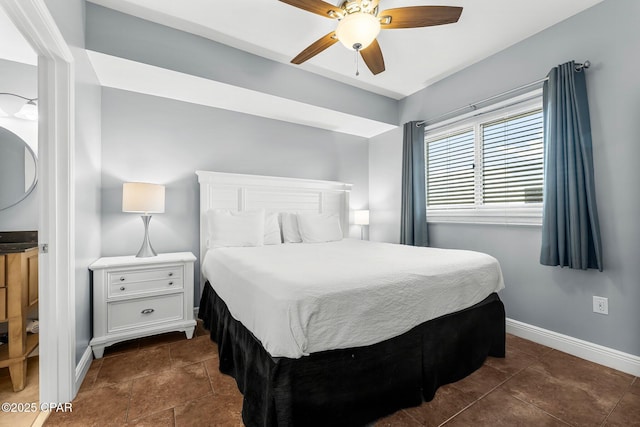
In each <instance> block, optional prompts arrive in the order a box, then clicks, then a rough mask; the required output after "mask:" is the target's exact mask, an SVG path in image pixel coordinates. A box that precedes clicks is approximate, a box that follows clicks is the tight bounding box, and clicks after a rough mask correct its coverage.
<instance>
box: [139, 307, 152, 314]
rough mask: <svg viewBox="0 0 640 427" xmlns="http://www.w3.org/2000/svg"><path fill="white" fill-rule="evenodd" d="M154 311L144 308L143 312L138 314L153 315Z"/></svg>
mask: <svg viewBox="0 0 640 427" xmlns="http://www.w3.org/2000/svg"><path fill="white" fill-rule="evenodd" d="M154 311H155V310H154V309H153V308H145V309H144V310H142V311H141V312H140V313H142V314H151V313H153V312H154Z"/></svg>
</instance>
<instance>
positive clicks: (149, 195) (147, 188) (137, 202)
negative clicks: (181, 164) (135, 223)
mask: <svg viewBox="0 0 640 427" xmlns="http://www.w3.org/2000/svg"><path fill="white" fill-rule="evenodd" d="M122 212H135V213H141V214H142V215H141V218H142V222H143V223H144V240H143V241H142V247H141V248H140V250H139V251H138V254H137V255H136V257H138V258H144V257H153V256H156V255H158V254H157V253H156V251H154V250H153V248H152V247H151V242H150V241H149V221H151V215H150V214H152V213H163V212H164V185H159V184H149V183H146V182H125V183H124V184H122Z"/></svg>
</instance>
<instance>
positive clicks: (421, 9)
mask: <svg viewBox="0 0 640 427" xmlns="http://www.w3.org/2000/svg"><path fill="white" fill-rule="evenodd" d="M280 1H281V2H283V3H287V4H289V5H291V6H295V7H297V8H299V9H303V10H306V11H308V12H311V13H315V14H318V15H321V16H324V17H326V18H330V19H337V20H338V21H339V22H338V26H337V27H336V30H335V31H332V32H330V33H329V34H327V35H325V36H324V37H321V38H320V39H318V40H317V41H315V42H314V43H311V45H310V46H309V47H307V48H306V49H305V50H303V51H302V52H300V53H299V54H298V56H296V57H295V58H293V59H292V60H291V62H292V63H293V64H302V63H303V62H305V61H307V60H309V59H311V58H313V57H314V56H316V55H317V54H319V53H320V52H322V51H323V50H325V49H327V48H328V47H330V46H333V44H334V43H336V42H338V41H340V42H341V43H342V44H343V45H344V46H345V47H346V48H347V49H351V50H355V51H356V55H357V54H358V53H360V55H362V59H363V60H364V62H365V64H367V67H368V68H369V70H371V72H372V73H373V74H374V75H376V74H379V73H381V72H383V71H384V69H385V68H384V58H383V56H382V50H380V45H379V44H378V41H377V40H376V37H377V36H378V33H379V32H380V30H391V29H398V28H417V27H430V26H434V25H443V24H451V23H454V22H457V21H458V19H459V18H460V14H461V13H462V8H461V7H451V6H410V7H400V8H396V9H387V10H383V11H382V12H380V11H379V10H378V6H379V3H380V0H345V1H344V2H343V3H342V4H341V5H340V6H334V5H332V4H330V3H327V2H325V1H322V0H280ZM356 75H358V73H357V72H356Z"/></svg>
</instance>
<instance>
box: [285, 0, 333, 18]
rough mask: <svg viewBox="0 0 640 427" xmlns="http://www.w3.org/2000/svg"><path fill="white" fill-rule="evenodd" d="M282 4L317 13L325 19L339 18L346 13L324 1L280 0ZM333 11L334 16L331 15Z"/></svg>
mask: <svg viewBox="0 0 640 427" xmlns="http://www.w3.org/2000/svg"><path fill="white" fill-rule="evenodd" d="M280 1H281V2H282V3H286V4H289V5H291V6H293V7H297V8H299V9H302V10H306V11H307V12H311V13H316V14H318V15H321V16H324V17H325V18H337V17H339V16H342V14H343V13H344V11H343V10H342V9H340V8H339V7H337V6H334V5H332V4H329V3H327V2H325V1H322V0H280ZM331 11H333V12H334V14H333V16H332V14H330V12H331Z"/></svg>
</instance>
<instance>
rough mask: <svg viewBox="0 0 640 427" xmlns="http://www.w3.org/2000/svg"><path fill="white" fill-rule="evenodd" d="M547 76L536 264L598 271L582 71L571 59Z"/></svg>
mask: <svg viewBox="0 0 640 427" xmlns="http://www.w3.org/2000/svg"><path fill="white" fill-rule="evenodd" d="M548 77H549V80H548V81H547V82H545V84H544V87H543V110H544V111H543V114H544V208H543V217H542V249H541V251H540V263H541V264H544V265H559V266H562V267H569V268H576V269H583V270H586V269H587V268H597V269H598V270H600V271H602V243H601V240H600V225H599V222H598V209H597V207H596V194H595V184H594V179H593V156H592V148H591V123H590V121H589V103H588V100H587V85H586V81H585V71H584V70H580V71H576V69H575V63H574V62H573V61H571V62H568V63H566V64H562V65H559V66H558V67H555V68H553V69H552V70H551V72H550V73H549V76H548Z"/></svg>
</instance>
